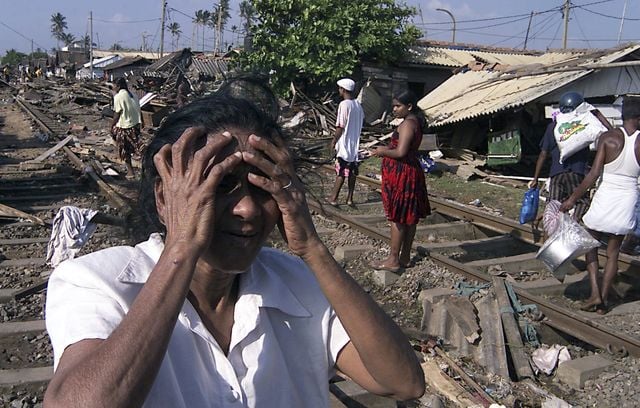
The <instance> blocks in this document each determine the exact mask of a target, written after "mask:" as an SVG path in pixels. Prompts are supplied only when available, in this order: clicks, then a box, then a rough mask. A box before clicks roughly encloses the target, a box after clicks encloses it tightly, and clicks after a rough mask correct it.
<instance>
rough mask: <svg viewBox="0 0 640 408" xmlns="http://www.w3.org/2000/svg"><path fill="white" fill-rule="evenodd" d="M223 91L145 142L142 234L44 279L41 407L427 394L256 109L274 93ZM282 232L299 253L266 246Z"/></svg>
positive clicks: (250, 403) (277, 134)
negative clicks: (349, 385) (45, 382)
mask: <svg viewBox="0 0 640 408" xmlns="http://www.w3.org/2000/svg"><path fill="white" fill-rule="evenodd" d="M243 81H247V79H244V80H243ZM228 89H230V88H229V87H226V86H225V87H223V88H222V89H221V90H219V91H218V92H216V93H214V94H213V95H211V96H208V97H205V98H203V99H200V100H196V101H194V102H192V103H190V104H187V105H185V106H184V107H183V108H181V109H178V110H176V111H175V112H174V113H172V114H171V115H170V116H169V117H167V119H166V121H165V122H164V124H163V125H162V126H161V127H160V129H159V130H158V131H157V133H156V135H155V136H154V139H153V140H152V142H151V144H150V145H149V147H148V148H147V150H146V153H145V157H144V161H143V175H142V181H141V188H140V192H141V193H140V194H141V196H140V204H141V206H142V207H143V209H146V212H145V214H146V216H147V218H146V222H143V223H141V224H140V228H145V229H148V231H150V232H153V233H152V234H151V236H150V237H149V238H148V240H147V241H145V242H142V243H140V244H138V245H137V246H136V247H127V246H120V247H114V248H109V249H105V250H102V251H99V252H96V253H93V254H89V255H86V256H83V257H80V258H77V259H74V260H71V261H67V262H64V263H62V264H61V265H60V266H59V267H58V268H57V269H56V270H55V271H54V272H53V274H52V275H51V278H50V280H49V286H48V291H47V302H46V322H47V331H48V333H49V335H50V337H51V342H52V344H53V350H54V366H55V374H54V376H53V378H52V380H51V382H50V383H49V386H48V388H47V392H46V395H45V401H44V406H45V407H64V408H73V407H83V408H86V407H98V406H99V407H141V406H142V407H148V408H151V407H153V408H157V407H171V408H199V407H222V406H225V407H227V406H229V407H230V406H238V407H259V408H262V407H310V408H315V407H318V408H320V407H328V406H329V384H328V381H329V379H330V378H331V377H332V375H333V374H334V373H335V371H336V370H340V372H342V373H344V374H345V375H347V376H349V377H350V378H351V379H353V380H354V381H355V382H357V383H358V384H360V385H361V386H362V387H364V388H365V389H367V390H369V391H370V392H373V393H376V394H381V395H387V396H390V397H393V398H395V399H398V400H407V399H414V398H417V397H419V396H420V395H422V393H423V392H424V389H425V384H424V374H423V372H422V370H421V368H420V364H419V362H418V360H417V358H416V356H415V353H414V351H413V349H412V348H411V346H410V344H409V342H408V341H407V339H406V337H405V336H404V335H403V333H402V332H401V331H400V329H399V328H398V326H396V324H395V323H394V322H393V321H392V320H391V319H390V318H389V317H388V316H387V315H386V314H385V313H384V312H383V311H382V309H381V308H380V307H379V306H378V305H377V303H376V302H374V301H373V300H372V299H371V297H369V295H368V294H367V293H366V292H365V291H364V290H363V289H362V288H361V287H360V286H359V285H358V284H357V283H356V282H355V280H353V279H352V278H351V276H350V275H349V274H348V273H346V272H345V271H344V270H343V269H342V268H340V266H339V265H338V264H337V263H336V262H335V260H334V259H333V257H332V255H331V253H330V252H329V250H328V249H327V248H326V246H325V245H324V244H323V243H322V241H321V240H320V238H319V236H318V234H317V232H316V230H315V227H314V225H313V221H312V218H311V215H310V213H309V208H308V206H307V202H306V198H305V193H304V187H303V185H302V184H301V182H300V180H299V179H298V177H297V176H296V173H295V170H294V163H293V162H292V155H291V154H290V153H289V151H288V150H287V148H286V147H285V144H284V141H283V135H282V133H281V131H280V128H279V127H278V126H277V124H276V119H275V118H274V117H273V116H271V115H267V114H266V113H265V111H264V109H262V108H258V107H257V105H256V104H254V103H253V102H254V101H257V100H265V97H264V96H265V94H267V92H268V88H266V87H262V89H263V90H262V92H263V95H262V96H263V97H262V98H261V95H246V96H245V97H240V96H237V94H235V96H231V95H232V94H233V92H227V90H228ZM237 89H256V88H255V87H254V86H250V87H242V86H241V87H238V88H237ZM269 95H270V99H271V100H272V101H273V104H274V105H273V106H277V105H275V104H277V102H276V99H275V97H273V94H269ZM269 95H267V96H269ZM276 116H277V115H276ZM276 225H278V227H279V229H280V231H281V233H282V235H283V238H284V239H285V241H286V243H287V245H288V247H289V250H290V251H291V253H292V254H294V255H289V254H285V253H284V252H282V251H279V250H275V249H271V248H267V247H264V244H265V241H266V240H267V237H268V236H269V235H270V234H271V232H272V231H273V230H274V227H275V226H276ZM140 232H146V231H140Z"/></svg>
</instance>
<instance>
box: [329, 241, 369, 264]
mask: <svg viewBox="0 0 640 408" xmlns="http://www.w3.org/2000/svg"><path fill="white" fill-rule="evenodd" d="M373 250H374V248H373V247H372V246H371V245H345V246H339V247H337V248H336V250H335V252H334V253H333V257H334V258H335V259H336V261H338V262H348V261H352V260H354V259H356V258H358V257H359V256H360V255H362V254H363V253H365V252H368V251H373Z"/></svg>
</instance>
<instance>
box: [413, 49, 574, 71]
mask: <svg viewBox="0 0 640 408" xmlns="http://www.w3.org/2000/svg"><path fill="white" fill-rule="evenodd" d="M573 55H576V53H575V52H553V53H546V54H540V53H539V52H521V53H516V52H513V53H508V52H500V51H488V50H477V49H457V48H450V47H434V46H421V45H416V46H413V47H411V48H409V51H408V54H407V56H406V58H405V59H406V61H407V62H411V63H414V64H421V65H440V66H444V67H452V68H457V67H462V66H464V65H467V64H469V63H470V62H474V61H480V62H485V63H488V64H496V63H497V64H505V65H522V64H532V63H536V62H540V61H541V60H540V58H543V59H551V60H553V59H555V60H563V59H567V58H569V57H571V56H573Z"/></svg>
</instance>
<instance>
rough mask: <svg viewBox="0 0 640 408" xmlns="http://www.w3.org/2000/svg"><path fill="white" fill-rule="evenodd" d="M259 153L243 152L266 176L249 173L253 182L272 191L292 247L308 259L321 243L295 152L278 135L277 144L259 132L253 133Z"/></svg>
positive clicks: (283, 229)
mask: <svg viewBox="0 0 640 408" xmlns="http://www.w3.org/2000/svg"><path fill="white" fill-rule="evenodd" d="M249 144H250V145H251V146H252V147H253V148H254V149H255V150H256V151H257V153H256V154H253V153H249V152H243V154H242V158H243V160H244V161H245V162H247V163H248V164H249V165H251V166H254V167H256V168H257V169H259V170H260V171H261V172H263V173H264V174H265V175H266V177H263V176H261V175H258V174H254V173H249V176H248V180H249V182H250V183H251V184H253V185H255V186H257V187H259V188H261V189H263V190H265V191H267V192H269V193H271V196H272V197H273V198H274V200H275V201H276V203H277V204H278V208H279V209H280V212H281V214H282V218H281V222H280V223H279V224H278V227H279V228H280V233H281V234H282V235H283V238H284V239H285V241H287V244H288V245H289V249H290V250H291V251H292V252H293V253H294V254H296V255H298V256H300V257H301V258H304V257H305V256H306V255H309V254H310V253H311V251H313V250H314V248H316V245H318V244H319V243H321V241H320V238H319V237H318V234H317V232H316V229H315V227H314V225H313V220H312V219H311V214H310V213H309V207H308V205H307V200H306V197H305V192H304V187H303V185H302V183H301V182H300V180H299V179H298V177H297V176H296V173H295V169H294V167H293V161H292V160H291V155H290V153H289V151H288V150H287V148H286V147H285V145H284V142H283V140H282V139H281V138H280V136H278V135H274V140H273V143H272V142H271V141H269V140H267V139H265V138H263V137H262V138H261V137H258V136H256V135H251V136H249Z"/></svg>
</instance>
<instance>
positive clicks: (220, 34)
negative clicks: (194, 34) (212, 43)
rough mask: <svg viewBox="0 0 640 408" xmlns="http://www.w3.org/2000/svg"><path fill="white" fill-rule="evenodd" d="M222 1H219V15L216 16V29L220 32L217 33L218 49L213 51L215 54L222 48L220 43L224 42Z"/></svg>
mask: <svg viewBox="0 0 640 408" xmlns="http://www.w3.org/2000/svg"><path fill="white" fill-rule="evenodd" d="M221 28H222V2H219V3H218V16H217V18H216V30H217V31H218V34H216V49H215V51H214V52H213V54H214V55H216V53H217V52H218V51H219V50H220V44H221V43H222V38H221V37H222V29H221Z"/></svg>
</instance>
